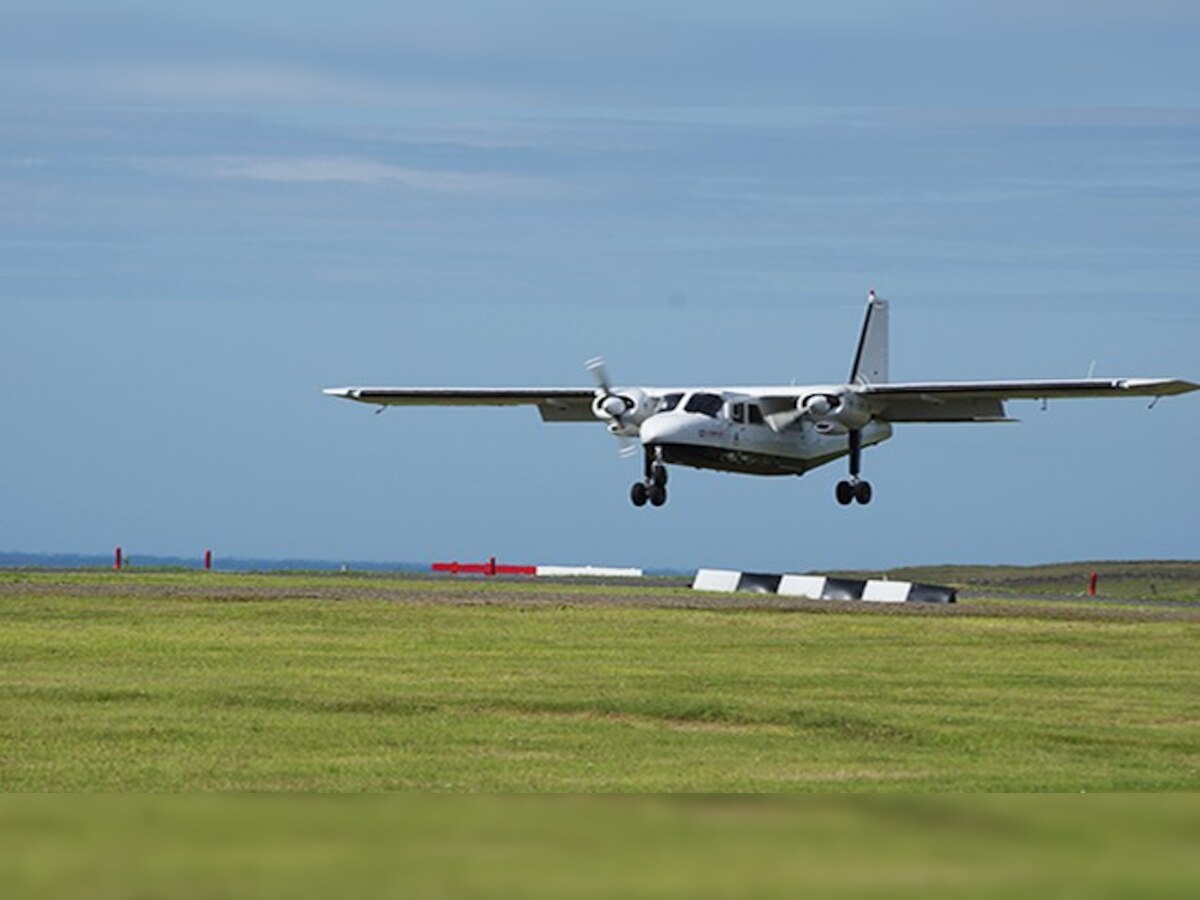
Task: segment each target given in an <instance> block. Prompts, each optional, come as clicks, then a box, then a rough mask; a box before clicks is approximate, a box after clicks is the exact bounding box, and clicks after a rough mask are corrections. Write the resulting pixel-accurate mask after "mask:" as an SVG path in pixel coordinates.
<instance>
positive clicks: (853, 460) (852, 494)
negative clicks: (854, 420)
mask: <svg viewBox="0 0 1200 900" xmlns="http://www.w3.org/2000/svg"><path fill="white" fill-rule="evenodd" d="M861 465H862V432H861V431H860V430H858V429H854V430H853V431H851V432H850V480H849V481H839V482H838V483H837V490H836V491H835V494H836V496H837V502H838V503H840V504H842V506H849V505H850V504H851V503H853V502H854V501H856V500H857V501H858V502H859V503H860V504H862V505H863V506H866V505H867V504H868V503H870V502H871V482H869V481H862V480H861V479H860V478H859V477H858V471H859V468H860V467H861Z"/></svg>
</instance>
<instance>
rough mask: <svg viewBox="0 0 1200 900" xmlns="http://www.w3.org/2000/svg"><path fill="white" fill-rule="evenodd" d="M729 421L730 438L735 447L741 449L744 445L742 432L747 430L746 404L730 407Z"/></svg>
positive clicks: (734, 404)
mask: <svg viewBox="0 0 1200 900" xmlns="http://www.w3.org/2000/svg"><path fill="white" fill-rule="evenodd" d="M729 421H730V422H731V423H732V424H731V425H730V428H729V430H730V432H731V434H730V437H731V438H732V440H733V446H735V447H740V446H741V444H742V432H743V431H744V430H745V428H746V404H745V403H731V404H730V405H729Z"/></svg>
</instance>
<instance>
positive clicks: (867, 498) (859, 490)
mask: <svg viewBox="0 0 1200 900" xmlns="http://www.w3.org/2000/svg"><path fill="white" fill-rule="evenodd" d="M854 499H855V500H857V501H858V502H859V503H860V504H861V505H862V506H866V505H867V504H868V503H870V502H871V482H869V481H860V482H859V483H858V484H856V485H854Z"/></svg>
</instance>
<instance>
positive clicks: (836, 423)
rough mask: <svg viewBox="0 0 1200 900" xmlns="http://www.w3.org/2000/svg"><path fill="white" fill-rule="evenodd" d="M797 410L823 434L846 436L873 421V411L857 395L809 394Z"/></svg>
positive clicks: (801, 400)
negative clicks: (847, 433)
mask: <svg viewBox="0 0 1200 900" xmlns="http://www.w3.org/2000/svg"><path fill="white" fill-rule="evenodd" d="M796 408H797V409H799V410H800V412H802V413H803V414H804V415H805V417H806V418H808V419H809V421H811V422H812V423H813V427H814V428H816V430H817V431H818V432H819V433H821V434H845V433H846V432H848V431H853V430H856V429H859V428H862V427H863V426H864V425H866V424H867V423H868V422H869V421H871V411H870V409H868V408H867V405H866V404H865V403H863V402H862V400H861V399H859V397H858V395H857V394H853V393H840V394H829V393H820V394H809V395H807V396H805V397H801V398H800V400H799V401H798V402H797V403H796Z"/></svg>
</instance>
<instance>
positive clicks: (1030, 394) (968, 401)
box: [853, 378, 1200, 422]
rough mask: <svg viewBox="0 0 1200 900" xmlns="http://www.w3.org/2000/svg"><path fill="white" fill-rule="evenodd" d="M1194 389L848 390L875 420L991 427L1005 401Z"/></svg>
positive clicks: (1013, 385)
mask: <svg viewBox="0 0 1200 900" xmlns="http://www.w3.org/2000/svg"><path fill="white" fill-rule="evenodd" d="M1198 389H1200V385H1197V384H1193V383H1192V382H1190V381H1182V380H1180V379H1177V378H1080V379H1051V380H1046V381H1033V380H1028V381H931V382H905V383H889V384H868V385H859V386H855V387H854V388H853V390H854V392H855V393H856V394H858V395H859V396H860V397H862V398H863V399H864V400H866V401H867V403H868V404H870V407H871V409H872V410H873V412H874V415H875V417H876V418H878V419H883V420H885V421H888V422H996V421H1003V420H1004V418H1005V415H1004V401H1005V400H1049V399H1060V398H1061V399H1068V398H1070V399H1079V398H1086V397H1166V396H1171V395H1174V394H1186V393H1188V392H1189V391H1194V390H1198Z"/></svg>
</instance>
